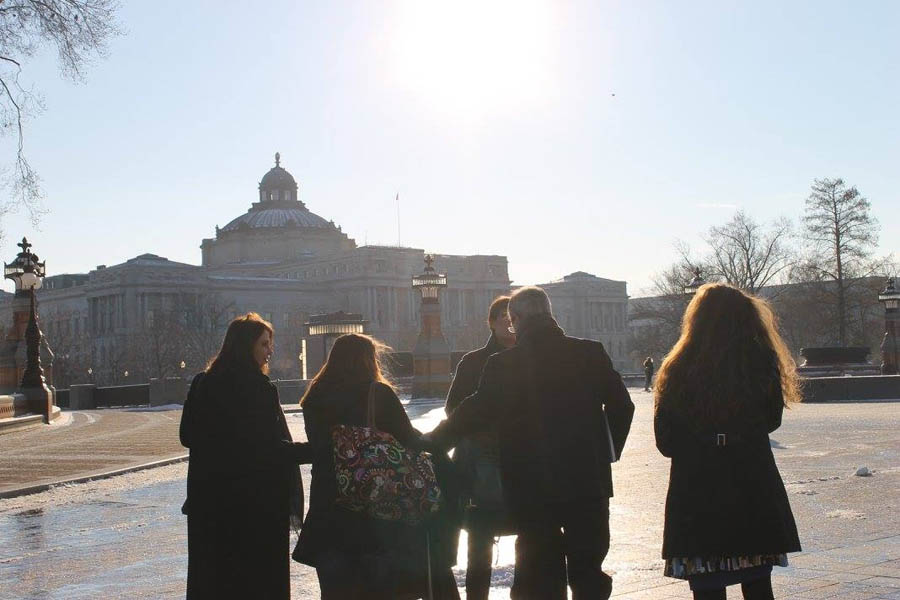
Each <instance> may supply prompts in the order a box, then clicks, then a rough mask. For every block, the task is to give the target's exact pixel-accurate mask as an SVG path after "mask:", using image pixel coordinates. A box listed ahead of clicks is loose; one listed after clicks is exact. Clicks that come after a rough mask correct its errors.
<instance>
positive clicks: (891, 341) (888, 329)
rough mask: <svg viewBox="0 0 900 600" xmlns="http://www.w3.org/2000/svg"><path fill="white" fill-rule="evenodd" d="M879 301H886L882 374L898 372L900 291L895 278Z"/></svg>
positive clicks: (881, 294)
mask: <svg viewBox="0 0 900 600" xmlns="http://www.w3.org/2000/svg"><path fill="white" fill-rule="evenodd" d="M878 301H879V302H884V339H883V340H882V341H881V374H882V375H896V374H897V362H898V356H897V325H896V323H897V319H898V316H900V315H898V313H900V311H898V308H900V291H898V290H897V288H895V287H894V278H893V277H891V278H890V279H888V280H887V283H886V284H885V286H884V289H883V290H881V293H880V294H878Z"/></svg>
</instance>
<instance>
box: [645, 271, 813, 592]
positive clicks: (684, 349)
mask: <svg viewBox="0 0 900 600" xmlns="http://www.w3.org/2000/svg"><path fill="white" fill-rule="evenodd" d="M794 373H795V372H794V364H793V360H792V358H791V355H790V352H789V351H788V349H787V348H786V346H785V344H784V342H783V341H782V339H781V337H780V335H779V334H778V331H777V328H776V325H775V317H774V314H773V312H772V309H771V308H770V307H769V305H768V304H767V303H766V302H765V301H764V300H761V299H759V298H755V297H752V296H749V295H747V294H745V293H744V292H742V291H740V290H738V289H736V288H734V287H731V286H729V285H725V284H708V285H705V286H703V287H701V288H700V290H698V292H697V294H696V295H695V296H694V298H693V300H692V301H691V303H690V305H689V306H688V308H687V310H686V312H685V315H684V319H683V326H682V332H681V338H680V339H679V340H678V342H677V343H676V344H675V346H674V347H673V348H672V351H671V352H670V353H669V355H668V356H667V357H666V359H665V361H664V362H663V365H662V367H661V368H660V371H659V374H658V376H657V380H656V406H655V418H654V426H655V431H656V445H657V447H658V448H659V451H660V452H662V454H663V455H664V456H668V457H671V458H672V467H671V472H670V476H669V492H668V496H667V498H666V521H665V532H664V538H663V551H662V555H663V558H664V559H666V567H665V574H666V575H667V576H669V577H677V578H681V579H687V580H688V581H689V582H690V586H691V590H693V592H694V598H695V599H696V600H700V599H703V600H725V597H726V596H725V587H726V586H728V585H732V584H737V583H740V584H741V588H742V591H743V594H744V598H747V599H758V600H768V599H772V598H774V595H773V593H772V582H771V572H772V567H773V566H787V553H788V552H798V551H799V550H800V540H799V538H798V535H797V526H796V524H795V523H794V517H793V515H792V514H791V507H790V504H789V502H788V497H787V494H786V492H785V489H784V483H783V482H782V480H781V475H780V474H779V473H778V467H777V466H776V465H775V458H774V456H773V454H772V449H771V446H770V443H769V435H768V434H769V433H771V432H773V431H775V430H776V429H778V427H779V426H780V425H781V415H782V411H783V410H784V408H785V405H786V404H787V403H789V402H793V401H795V400H798V399H799V393H798V386H797V382H796V376H795V374H794Z"/></svg>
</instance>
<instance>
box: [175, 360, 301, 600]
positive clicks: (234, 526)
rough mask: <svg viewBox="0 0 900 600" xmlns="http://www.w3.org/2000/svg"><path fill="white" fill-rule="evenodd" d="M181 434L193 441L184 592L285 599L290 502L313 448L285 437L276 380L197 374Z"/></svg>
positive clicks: (186, 443)
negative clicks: (301, 466)
mask: <svg viewBox="0 0 900 600" xmlns="http://www.w3.org/2000/svg"><path fill="white" fill-rule="evenodd" d="M180 436H181V443H182V445H184V446H185V447H187V448H190V462H189V463H188V477H187V502H186V503H185V512H186V513H187V516H188V579H187V597H188V598H189V599H198V598H200V599H205V598H251V597H254V598H283V599H287V598H290V561H289V552H290V548H289V538H288V536H289V522H290V518H289V515H290V512H291V500H290V499H291V494H292V491H295V490H292V486H296V485H299V482H298V479H297V477H296V471H297V467H296V465H297V464H299V463H308V462H311V460H312V450H311V447H310V445H309V444H306V443H293V442H292V441H291V435H290V432H289V431H288V428H287V423H286V421H285V419H284V412H283V411H282V410H281V405H280V404H279V402H278V391H277V390H276V389H275V386H274V385H273V384H272V383H271V382H270V381H269V378H268V377H266V376H265V375H263V374H262V373H259V372H253V371H249V370H248V371H246V372H242V373H238V372H222V373H214V374H202V373H201V374H200V375H197V376H196V377H195V378H194V380H193V382H192V383H191V388H190V392H189V393H188V397H187V400H186V401H185V404H184V412H183V413H182V415H181V428H180ZM301 510H302V509H301Z"/></svg>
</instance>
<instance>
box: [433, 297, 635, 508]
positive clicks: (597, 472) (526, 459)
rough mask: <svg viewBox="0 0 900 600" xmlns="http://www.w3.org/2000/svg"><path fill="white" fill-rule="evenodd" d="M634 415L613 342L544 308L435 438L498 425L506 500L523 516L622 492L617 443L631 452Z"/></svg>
mask: <svg viewBox="0 0 900 600" xmlns="http://www.w3.org/2000/svg"><path fill="white" fill-rule="evenodd" d="M633 414H634V404H633V403H632V402H631V398H630V397H629V395H628V390H627V389H626V388H625V385H624V384H623V383H622V378H621V377H620V376H619V374H618V373H617V372H616V371H615V370H614V369H613V367H612V363H611V361H610V359H609V356H607V354H606V351H605V350H604V349H603V345H602V344H601V343H600V342H595V341H591V340H582V339H577V338H572V337H567V336H566V335H565V334H564V333H563V331H562V329H560V328H559V326H558V325H557V323H556V321H555V320H554V319H553V318H552V317H551V316H550V315H541V316H536V317H532V318H530V319H528V320H526V321H525V322H523V323H520V324H519V326H518V331H517V340H516V346H514V347H513V348H510V349H508V350H504V351H503V352H500V353H498V354H494V355H493V356H491V357H490V358H488V360H487V363H486V364H485V366H484V371H483V373H482V375H481V382H480V384H479V386H478V390H477V391H476V392H475V393H474V394H473V395H471V396H469V397H468V398H466V399H465V400H463V401H462V403H461V404H460V405H459V406H458V407H457V408H456V410H455V411H453V413H452V414H451V415H450V417H449V418H448V419H447V420H446V421H443V422H442V423H441V424H440V425H438V427H437V428H436V429H435V430H434V431H433V432H432V434H431V437H432V439H433V440H434V442H435V443H436V444H438V445H441V446H446V447H450V446H453V445H454V444H456V443H457V441H458V440H459V439H460V438H462V437H464V436H466V435H471V434H472V433H475V432H477V431H482V430H484V429H488V428H492V427H495V428H496V431H497V435H498V440H499V447H500V470H501V475H502V479H503V492H504V499H505V501H506V504H507V506H508V508H509V509H510V512H511V513H512V516H513V519H514V521H516V522H517V523H522V522H525V521H528V520H531V519H540V518H541V517H542V515H544V514H545V512H546V510H547V509H546V507H547V506H548V505H551V504H560V503H571V502H583V501H591V500H596V499H603V498H609V497H610V496H612V495H613V488H612V471H611V468H610V462H611V461H612V460H614V458H613V456H611V452H612V450H613V448H612V447H614V450H615V454H616V455H617V456H618V455H619V454H620V453H621V452H622V448H623V447H624V445H625V439H626V438H627V436H628V431H629V429H630V427H631V419H632V416H633ZM607 422H608V425H609V428H608V429H607ZM610 433H611V435H612V439H610V435H609V434H610Z"/></svg>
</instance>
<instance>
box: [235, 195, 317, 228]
mask: <svg viewBox="0 0 900 600" xmlns="http://www.w3.org/2000/svg"><path fill="white" fill-rule="evenodd" d="M297 204H298V205H300V203H299V202H298V203H297ZM300 206H302V205H300ZM245 227H247V228H250V229H264V228H287V227H316V228H322V229H330V228H332V227H333V225H332V224H331V223H329V222H328V221H326V220H325V219H323V218H322V217H320V216H319V215H317V214H315V213H312V212H310V211H309V210H307V209H306V208H300V207H299V206H298V207H294V208H266V207H264V206H257V207H254V208H252V209H250V210H249V211H248V212H246V213H244V214H242V215H241V216H239V217H238V218H237V219H234V220H233V221H231V222H230V223H229V224H228V225H226V226H225V227H223V228H222V229H220V230H219V231H237V230H239V229H243V228H245Z"/></svg>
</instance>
